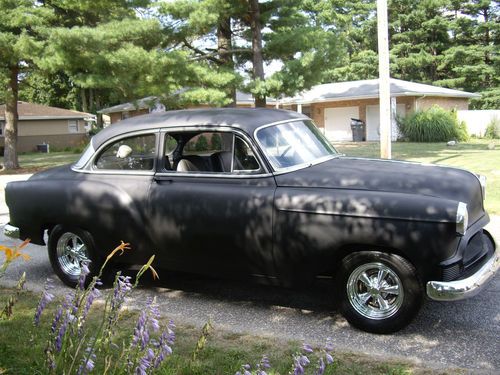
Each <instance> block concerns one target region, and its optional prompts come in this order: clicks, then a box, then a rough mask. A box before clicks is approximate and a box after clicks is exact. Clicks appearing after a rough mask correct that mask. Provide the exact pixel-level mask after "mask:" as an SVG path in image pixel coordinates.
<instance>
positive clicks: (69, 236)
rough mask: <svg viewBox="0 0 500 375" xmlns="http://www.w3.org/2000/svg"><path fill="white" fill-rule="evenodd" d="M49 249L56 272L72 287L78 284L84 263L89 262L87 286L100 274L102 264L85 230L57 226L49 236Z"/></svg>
mask: <svg viewBox="0 0 500 375" xmlns="http://www.w3.org/2000/svg"><path fill="white" fill-rule="evenodd" d="M47 248H48V253H49V259H50V264H51V265H52V268H53V270H54V272H55V273H56V275H57V276H58V277H59V278H60V279H61V281H62V282H63V283H65V284H66V285H68V286H70V287H75V286H76V285H77V284H78V281H79V278H80V274H81V265H82V263H83V262H89V264H88V268H89V270H90V273H89V274H88V275H87V278H86V284H88V282H90V281H91V280H92V277H93V276H95V275H97V273H98V272H99V268H100V266H101V264H100V262H99V257H98V256H97V253H96V248H95V244H94V240H93V238H92V235H91V234H90V233H89V232H87V231H85V230H82V229H79V228H71V227H66V226H63V225H57V226H55V227H54V229H53V230H52V231H51V232H50V234H49V241H48V246H47Z"/></svg>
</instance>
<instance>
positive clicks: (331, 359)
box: [325, 353, 333, 365]
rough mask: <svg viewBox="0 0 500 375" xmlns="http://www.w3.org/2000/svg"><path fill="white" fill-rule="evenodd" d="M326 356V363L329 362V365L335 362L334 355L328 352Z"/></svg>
mask: <svg viewBox="0 0 500 375" xmlns="http://www.w3.org/2000/svg"><path fill="white" fill-rule="evenodd" d="M325 358H326V363H328V364H329V365H331V364H332V363H333V356H332V355H331V354H330V353H326V354H325Z"/></svg>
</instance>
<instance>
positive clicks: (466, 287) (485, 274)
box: [427, 248, 500, 301]
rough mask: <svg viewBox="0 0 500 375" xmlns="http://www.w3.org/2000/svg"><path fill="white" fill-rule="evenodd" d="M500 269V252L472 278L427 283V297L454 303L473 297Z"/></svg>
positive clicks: (496, 252)
mask: <svg viewBox="0 0 500 375" xmlns="http://www.w3.org/2000/svg"><path fill="white" fill-rule="evenodd" d="M499 267H500V250H499V249H498V248H497V250H496V251H495V253H494V254H493V256H492V257H491V258H490V259H489V260H488V261H487V262H486V263H485V264H484V265H483V266H482V267H481V268H480V269H479V270H478V271H477V272H476V273H475V274H474V275H472V276H470V277H468V278H466V279H463V280H456V281H429V282H428V283H427V295H428V296H429V298H431V299H433V300H435V301H456V300H460V299H465V298H469V297H473V296H475V295H476V294H478V293H479V292H480V291H481V289H483V288H484V287H485V286H486V285H487V284H488V281H490V280H491V279H492V278H493V276H494V275H495V273H496V272H497V270H498V268H499Z"/></svg>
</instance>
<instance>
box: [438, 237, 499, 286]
mask: <svg viewBox="0 0 500 375" xmlns="http://www.w3.org/2000/svg"><path fill="white" fill-rule="evenodd" d="M494 251H495V245H494V244H493V241H492V239H491V238H490V236H488V235H487V234H486V233H485V232H484V231H483V230H481V231H479V232H477V233H476V234H475V235H474V236H472V237H471V238H470V239H469V242H468V243H467V247H466V248H465V251H464V253H463V257H462V260H461V261H460V262H457V263H454V264H451V265H448V266H446V267H443V269H442V280H443V281H452V280H460V279H465V278H467V277H469V276H471V275H473V274H474V273H475V272H476V271H477V270H478V269H479V268H481V267H482V266H483V264H484V263H486V262H487V260H488V259H489V258H490V257H491V256H492V255H493V253H494Z"/></svg>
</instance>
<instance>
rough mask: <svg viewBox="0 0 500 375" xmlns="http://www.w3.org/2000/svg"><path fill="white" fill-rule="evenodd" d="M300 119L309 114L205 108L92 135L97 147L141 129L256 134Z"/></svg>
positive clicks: (130, 122)
mask: <svg viewBox="0 0 500 375" xmlns="http://www.w3.org/2000/svg"><path fill="white" fill-rule="evenodd" d="M297 119H308V117H306V116H305V115H303V114H301V113H298V112H294V111H286V110H282V109H267V108H203V109H184V110H178V111H166V112H156V113H150V114H149V115H143V116H135V117H130V118H128V119H126V120H122V121H120V122H117V123H114V124H111V125H109V126H107V127H106V128H104V129H103V130H101V131H100V132H99V133H97V134H96V135H95V136H94V138H92V144H93V146H94V148H96V149H97V148H98V147H99V146H100V145H102V144H103V143H104V142H106V141H107V140H108V139H110V138H111V137H114V136H116V135H120V134H126V133H128V132H132V131H137V130H149V129H156V128H168V127H177V126H191V125H197V126H231V127H236V128H239V129H242V130H243V131H245V132H246V133H248V134H253V132H254V130H255V129H257V128H258V127H259V126H262V125H267V124H271V123H274V122H278V121H286V120H297Z"/></svg>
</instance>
